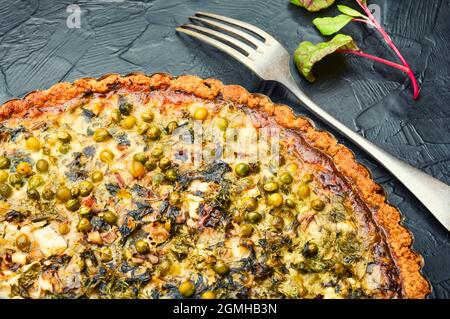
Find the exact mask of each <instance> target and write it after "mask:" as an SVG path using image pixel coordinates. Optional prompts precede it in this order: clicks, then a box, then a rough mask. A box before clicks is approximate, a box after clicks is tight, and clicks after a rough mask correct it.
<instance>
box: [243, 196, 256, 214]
mask: <svg viewBox="0 0 450 319" xmlns="http://www.w3.org/2000/svg"><path fill="white" fill-rule="evenodd" d="M243 208H244V209H245V210H246V211H253V210H255V209H256V208H258V201H257V200H256V198H253V197H247V198H244V200H243Z"/></svg>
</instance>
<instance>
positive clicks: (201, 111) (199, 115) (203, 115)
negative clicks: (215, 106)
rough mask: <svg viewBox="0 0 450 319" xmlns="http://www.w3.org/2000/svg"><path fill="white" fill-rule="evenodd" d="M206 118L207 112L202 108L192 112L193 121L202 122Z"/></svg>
mask: <svg viewBox="0 0 450 319" xmlns="http://www.w3.org/2000/svg"><path fill="white" fill-rule="evenodd" d="M207 116H208V110H207V109H206V108H204V107H199V108H197V109H196V110H195V112H194V119H196V120H199V121H203V120H205V119H206V117H207Z"/></svg>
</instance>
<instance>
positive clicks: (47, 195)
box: [42, 188, 55, 200]
mask: <svg viewBox="0 0 450 319" xmlns="http://www.w3.org/2000/svg"><path fill="white" fill-rule="evenodd" d="M42 197H43V198H44V199H45V200H51V199H53V198H54V197H55V192H53V191H52V190H51V189H50V188H45V189H44V190H43V191H42Z"/></svg>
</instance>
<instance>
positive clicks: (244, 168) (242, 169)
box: [234, 163, 250, 177]
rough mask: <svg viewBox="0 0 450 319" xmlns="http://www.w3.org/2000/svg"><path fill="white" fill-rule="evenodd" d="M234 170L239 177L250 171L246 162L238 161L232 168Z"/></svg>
mask: <svg viewBox="0 0 450 319" xmlns="http://www.w3.org/2000/svg"><path fill="white" fill-rule="evenodd" d="M234 172H235V173H236V175H237V176H239V177H245V176H247V175H248V174H249V173H250V166H249V165H248V164H246V163H239V164H237V165H236V167H235V168H234Z"/></svg>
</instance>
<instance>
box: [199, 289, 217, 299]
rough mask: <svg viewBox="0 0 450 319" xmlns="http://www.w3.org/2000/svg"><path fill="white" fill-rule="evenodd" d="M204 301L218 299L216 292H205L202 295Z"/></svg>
mask: <svg viewBox="0 0 450 319" xmlns="http://www.w3.org/2000/svg"><path fill="white" fill-rule="evenodd" d="M202 299H216V294H215V293H214V291H205V292H203V293H202Z"/></svg>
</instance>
